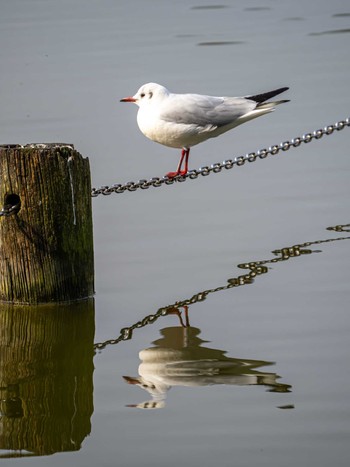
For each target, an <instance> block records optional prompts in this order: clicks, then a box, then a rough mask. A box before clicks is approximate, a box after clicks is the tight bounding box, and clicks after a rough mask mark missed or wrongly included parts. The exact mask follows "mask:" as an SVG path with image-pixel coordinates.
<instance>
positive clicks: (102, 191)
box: [91, 117, 350, 197]
mask: <svg viewBox="0 0 350 467" xmlns="http://www.w3.org/2000/svg"><path fill="white" fill-rule="evenodd" d="M349 126H350V117H348V118H346V119H345V120H340V121H339V122H336V123H334V124H333V125H328V126H326V127H324V128H320V129H319V130H315V131H313V132H312V133H305V134H303V136H298V137H296V138H293V139H292V140H290V141H284V142H283V143H280V144H275V145H273V146H270V147H269V148H268V149H266V148H265V149H260V150H259V151H257V152H250V153H248V154H246V155H245V156H239V157H236V158H235V159H227V160H224V161H223V162H216V163H215V164H212V165H211V166H205V167H200V168H199V169H197V170H190V171H189V172H188V173H187V174H186V175H178V176H177V177H174V178H168V177H167V176H165V177H163V178H157V177H154V178H151V179H150V180H139V181H138V182H127V183H125V184H123V185H122V184H120V183H117V184H115V185H112V186H108V185H106V186H101V187H100V188H92V190H91V196H92V197H96V196H98V195H105V196H107V195H110V194H112V193H124V192H125V191H136V190H138V189H139V188H141V190H146V189H148V188H150V187H155V188H157V187H160V186H161V185H164V184H165V185H172V184H173V183H175V182H185V181H186V180H187V179H191V180H194V179H196V178H198V176H199V175H202V176H203V177H206V176H207V175H210V174H211V173H219V172H221V171H222V169H226V170H228V169H232V168H233V167H234V166H238V167H240V166H242V165H244V164H245V163H246V162H255V161H256V160H257V159H265V158H266V157H267V156H269V155H271V156H275V155H277V154H278V153H279V152H280V151H283V152H285V151H288V150H289V149H291V148H297V147H299V146H300V145H301V144H302V143H310V142H311V141H313V140H314V139H315V140H318V139H320V138H322V136H329V135H332V134H333V133H334V131H340V130H343V129H344V128H346V127H349Z"/></svg>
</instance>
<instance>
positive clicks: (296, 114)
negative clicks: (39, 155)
mask: <svg viewBox="0 0 350 467" xmlns="http://www.w3.org/2000/svg"><path fill="white" fill-rule="evenodd" d="M0 11H1V13H0V44H1V45H0V64H1V73H0V141H1V143H2V144H4V143H21V144H26V143H30V142H56V141H60V142H67V143H73V144H74V145H75V147H76V149H77V150H78V151H79V152H81V153H82V154H83V155H84V156H86V157H89V160H90V165H91V175H92V183H93V185H94V186H96V187H98V186H100V185H110V184H113V183H123V182H126V181H129V180H134V181H136V180H138V179H141V178H146V179H148V178H151V177H157V176H159V177H161V176H163V175H164V174H165V173H166V172H168V171H169V170H174V169H175V167H176V165H177V161H178V156H179V154H178V151H176V150H173V149H170V148H165V147H162V146H160V145H157V144H155V143H153V142H151V141H149V140H147V139H146V138H145V137H144V136H143V135H142V134H141V133H140V132H139V130H138V128H137V124H136V107H134V106H132V105H127V104H121V103H119V99H120V98H122V97H125V96H126V95H132V94H134V93H135V92H136V90H137V89H138V87H139V86H140V85H141V84H143V83H146V82H149V81H155V82H159V83H161V84H163V85H165V86H166V87H168V88H169V89H171V90H173V91H175V92H198V93H205V94H211V95H236V96H240V95H247V94H255V93H259V92H263V91H268V90H270V89H274V88H275V87H279V86H289V87H290V91H288V93H286V95H285V96H286V98H289V99H291V102H290V103H288V104H285V105H283V106H280V107H279V108H278V109H277V110H276V112H275V113H273V114H271V115H268V116H265V117H264V118H261V119H257V120H255V121H253V122H250V123H248V124H247V125H243V126H242V127H239V128H237V129H236V130H234V131H232V132H229V133H227V134H225V135H223V136H221V137H220V138H217V139H213V140H211V141H208V142H206V143H204V144H202V145H200V146H197V147H195V148H193V149H192V151H191V158H190V167H191V168H198V167H200V166H205V165H210V164H212V163H214V162H218V161H222V160H224V159H228V158H233V157H235V156H239V155H243V154H245V153H247V152H250V151H254V150H257V149H260V148H263V147H266V146H269V145H271V144H275V143H279V142H281V141H284V140H286V139H290V138H292V137H295V136H299V135H301V134H302V133H305V132H308V131H312V130H316V129H318V128H319V127H323V126H325V125H327V124H330V123H334V122H335V121H337V120H340V119H344V118H346V117H348V116H349V102H350V97H349V71H350V60H349V58H350V56H349V40H350V34H349V31H350V4H349V2H347V1H344V0H342V1H341V0H335V1H332V2H327V1H324V0H319V1H317V0H310V1H308V2H305V1H302V0H295V1H294V2H290V1H282V0H280V1H276V0H264V1H263V2H259V1H230V0H229V1H225V2H218V3H215V2H205V1H203V2H195V1H194V2H192V1H191V2H188V1H177V2H174V1H170V0H164V1H160V0H158V1H140V0H135V1H133V0H132V1H128V2H121V1H116V0H99V1H97V0H85V1H83V0H75V1H74V2H72V1H68V0H61V1H53V0H46V1H44V0H27V1H24V0H12V1H9V0H0ZM349 137H350V134H349V130H348V129H344V130H343V131H342V132H339V133H336V134H335V135H332V136H329V137H324V138H323V139H321V140H320V141H318V142H313V143H310V144H309V145H303V146H302V147H300V148H298V149H293V150H291V151H288V152H286V153H283V154H280V155H278V156H276V157H272V156H270V157H268V158H267V159H265V160H263V161H257V162H256V163H252V164H249V165H245V166H243V167H241V168H234V169H232V170H230V171H225V172H223V173H221V174H217V175H210V176H209V177H200V178H199V179H198V180H195V181H187V182H185V183H181V184H180V183H177V184H175V185H172V186H163V187H161V188H157V189H155V188H151V189H149V190H147V191H141V190H139V191H137V192H135V193H125V194H122V195H111V196H109V197H102V196H100V197H98V198H96V199H94V200H93V219H94V243H95V275H96V296H95V305H94V307H95V338H94V341H95V342H96V343H97V342H104V341H106V340H108V339H113V338H116V337H118V336H119V330H120V329H121V328H123V327H127V326H130V325H132V324H133V323H136V322H137V321H138V320H142V319H143V318H144V317H145V316H147V315H149V314H154V313H156V312H157V310H159V308H161V307H165V306H167V305H170V304H173V303H175V302H176V301H183V300H185V299H188V298H190V297H192V296H193V295H195V294H197V293H199V292H201V291H206V290H208V289H213V288H216V287H220V286H225V285H226V284H227V280H228V279H229V278H234V277H237V276H239V275H242V274H245V273H247V270H242V269H239V268H237V265H239V264H241V263H246V262H252V261H261V260H268V259H271V258H274V257H276V255H274V254H273V253H271V252H272V251H273V250H276V249H281V248H284V247H291V246H293V245H297V244H302V243H304V242H314V241H318V240H326V239H332V240H333V239H336V238H340V237H346V236H347V235H346V232H340V233H337V232H334V231H328V230H326V228H327V227H329V226H335V225H338V224H348V223H349V194H350V188H349V186H350V184H349V174H350V161H349ZM348 236H349V235H348ZM306 249H308V250H311V252H310V251H309V254H303V255H301V256H299V257H296V258H292V259H290V260H288V261H282V262H278V263H275V264H273V263H272V264H271V263H270V264H267V266H269V270H268V272H267V273H265V274H262V275H261V276H260V277H257V278H256V280H255V281H254V283H252V284H250V285H245V286H240V287H237V288H229V289H227V290H222V291H218V292H215V293H212V294H209V295H207V297H206V299H205V300H204V301H201V302H198V303H195V304H194V305H192V306H190V308H189V315H190V323H191V326H193V328H192V329H193V332H194V334H196V332H198V333H200V335H199V334H198V336H199V338H200V339H203V341H206V342H205V343H203V344H202V347H204V348H211V349H220V350H221V351H222V352H226V357H227V358H231V359H239V360H240V361H256V362H257V363H256V365H257V366H258V368H257V369H256V370H257V371H259V372H260V373H262V375H261V376H260V379H261V381H260V382H257V381H255V382H253V381H250V382H249V381H245V380H242V379H241V380H239V378H238V379H237V380H235V379H234V378H227V379H226V380H225V381H223V383H224V384H221V383H222V381H221V383H220V384H218V382H219V381H218V379H216V380H215V378H214V376H215V375H214V376H213V375H210V376H211V378H212V379H211V380H210V377H209V376H208V371H207V373H206V372H205V371H204V370H203V368H202V367H201V370H200V371H199V370H198V368H197V367H196V365H195V364H194V367H195V368H197V370H198V371H199V373H200V372H201V371H202V372H203V371H204V375H206V376H207V377H208V381H207V382H203V379H200V375H199V376H198V375H197V376H193V375H192V373H191V375H192V376H191V377H189V378H188V379H186V378H184V377H182V378H179V379H178V380H177V381H173V384H172V388H171V390H170V391H169V392H168V393H167V397H166V399H164V400H163V401H162V404H160V405H161V406H162V408H159V409H155V410H142V409H140V408H136V407H128V405H137V404H139V403H142V402H143V401H147V400H151V399H152V398H151V396H150V394H149V393H148V392H147V391H144V390H142V389H139V388H138V387H136V386H133V385H128V384H126V382H125V380H124V379H123V376H124V375H130V376H133V377H136V376H137V375H138V366H139V363H140V360H139V356H138V353H139V352H140V351H142V350H143V349H148V348H151V347H153V348H155V347H156V346H157V344H152V342H154V341H157V340H159V339H160V338H161V336H162V335H163V336H164V335H167V334H169V333H170V334H171V333H172V332H173V333H175V334H174V335H175V337H176V339H178V338H179V336H182V338H183V342H185V344H184V343H182V344H179V342H178V341H176V342H177V345H178V346H179V348H181V349H182V351H180V353H179V356H178V360H177V361H182V360H184V359H185V357H184V353H183V348H186V339H187V337H188V336H187V335H186V331H184V330H182V329H181V326H180V322H179V319H178V317H177V316H176V315H169V316H166V317H162V318H160V319H158V320H157V321H156V322H155V323H154V324H153V325H150V326H145V327H143V328H141V329H138V330H136V331H134V334H133V337H132V339H131V340H128V341H125V342H120V343H118V344H116V345H115V346H107V347H106V348H105V349H104V350H102V351H100V352H97V353H96V355H95V356H94V358H93V363H94V374H93V377H94V387H93V414H92V417H91V433H90V434H89V436H86V437H85V439H84V440H83V442H82V443H81V446H79V448H78V449H77V450H76V451H75V452H67V453H56V454H53V455H52V456H51V457H47V456H42V457H38V456H34V457H25V456H24V455H25V454H26V450H25V449H24V450H23V452H22V455H23V456H24V457H18V458H15V459H13V458H12V459H9V458H6V457H5V458H3V459H1V460H0V462H1V463H2V464H3V465H6V466H7V465H10V466H17V465H28V466H31V465H33V466H36V467H37V466H42V465H45V466H46V465H48V463H50V466H52V467H56V466H65V465H67V466H68V465H69V466H70V465H75V466H77V467H80V466H95V465H99V466H114V465H120V466H127V467H134V466H136V465H143V466H154V467H156V466H164V465H167V466H169V467H171V466H175V465H186V466H189V467H192V466H193V467H195V466H203V467H205V466H212V465H218V466H238V467H241V466H249V467H250V466H253V465H260V466H264V465H269V466H271V465H272V466H276V467H277V466H278V467H285V466H292V465H293V466H294V465H300V466H307V467H308V466H315V465H317V466H319V467H323V466H327V467H328V466H329V465H333V466H337V467H341V466H345V465H348V464H349V460H350V455H349V435H350V418H349V415H350V413H349V412H350V410H349V409H350V405H349V382H350V371H349V327H350V326H349V325H350V318H349V297H350V294H349V278H350V275H349V241H348V240H347V239H345V240H339V241H331V242H327V243H322V244H315V245H311V246H309V247H308V248H306ZM180 311H182V314H184V311H183V309H182V310H180ZM196 329H198V331H196ZM199 330H200V331H199ZM192 337H193V336H192ZM170 340H171V339H170ZM180 340H181V339H180ZM197 344H198V343H197ZM181 345H183V347H181ZM158 346H160V347H161V345H158ZM175 347H176V346H175ZM196 349H197V347H196ZM197 350H198V349H197ZM169 352H170V353H171V352H174V348H172V350H169ZM199 353H200V352H199ZM209 354H210V352H209ZM259 362H266V366H264V365H263V364H262V363H259ZM267 363H269V365H267ZM259 365H260V366H259ZM191 370H192V372H193V367H191ZM209 373H210V372H209ZM214 373H215V371H214ZM243 373H244V372H243ZM266 374H267V375H270V376H271V375H272V376H271V377H272V379H274V378H276V375H277V376H278V377H279V378H277V381H278V383H279V384H281V385H282V389H283V390H282V391H281V392H279V391H272V392H271V391H269V386H267V387H266V386H265V385H264V381H263V380H264V375H265V377H266V378H267V376H266ZM202 376H203V374H202ZM283 385H285V386H283ZM287 388H289V389H288V391H286V389H287ZM270 389H271V387H270ZM166 392H167V391H166ZM281 407H282V408H281ZM2 449H3V451H2V454H3V455H4V456H6V455H8V456H10V455H12V454H13V452H11V450H8V451H7V450H6V449H5V448H4V447H3V446H2ZM17 454H18V453H17Z"/></svg>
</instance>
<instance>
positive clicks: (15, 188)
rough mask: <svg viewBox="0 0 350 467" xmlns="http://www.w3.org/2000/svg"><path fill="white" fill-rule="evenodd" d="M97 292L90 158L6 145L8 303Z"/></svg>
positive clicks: (1, 227) (48, 147)
mask: <svg viewBox="0 0 350 467" xmlns="http://www.w3.org/2000/svg"><path fill="white" fill-rule="evenodd" d="M93 293H94V260H93V236H92V211H91V181H90V167H89V160H88V159H87V158H85V159H84V158H83V157H82V156H81V155H80V154H79V153H78V152H77V151H75V149H74V147H73V146H72V145H66V144H33V145H26V146H24V147H23V146H19V145H11V146H0V301H3V302H11V303H22V304H23V303H28V304H35V303H47V302H67V301H75V300H78V299H83V298H87V297H91V296H92V295H93Z"/></svg>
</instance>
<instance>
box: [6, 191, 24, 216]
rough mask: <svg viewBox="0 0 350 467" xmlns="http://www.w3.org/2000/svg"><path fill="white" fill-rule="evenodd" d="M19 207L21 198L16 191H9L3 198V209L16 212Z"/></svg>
mask: <svg viewBox="0 0 350 467" xmlns="http://www.w3.org/2000/svg"><path fill="white" fill-rule="evenodd" d="M20 209H21V198H20V197H19V196H18V195H16V193H9V194H7V195H6V196H5V199H4V211H7V212H9V213H11V214H12V213H13V214H15V213H17V212H18V211H19V210H20Z"/></svg>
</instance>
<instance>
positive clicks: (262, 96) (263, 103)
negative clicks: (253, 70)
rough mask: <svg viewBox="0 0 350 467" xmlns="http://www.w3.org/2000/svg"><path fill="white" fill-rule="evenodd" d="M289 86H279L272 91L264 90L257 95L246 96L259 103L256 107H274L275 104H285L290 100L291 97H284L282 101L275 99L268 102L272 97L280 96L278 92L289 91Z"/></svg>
mask: <svg viewBox="0 0 350 467" xmlns="http://www.w3.org/2000/svg"><path fill="white" fill-rule="evenodd" d="M288 89H289V88H287V87H284V88H278V89H275V90H274V91H270V92H264V93H263V94H257V95H255V96H246V97H245V98H246V99H249V100H250V101H254V102H256V103H257V106H256V109H266V110H267V109H271V110H272V109H273V107H274V106H275V105H279V104H284V103H285V102H289V99H283V100H280V101H274V102H266V101H267V100H268V99H271V97H275V96H278V94H281V93H282V92H285V91H287V90H288Z"/></svg>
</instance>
